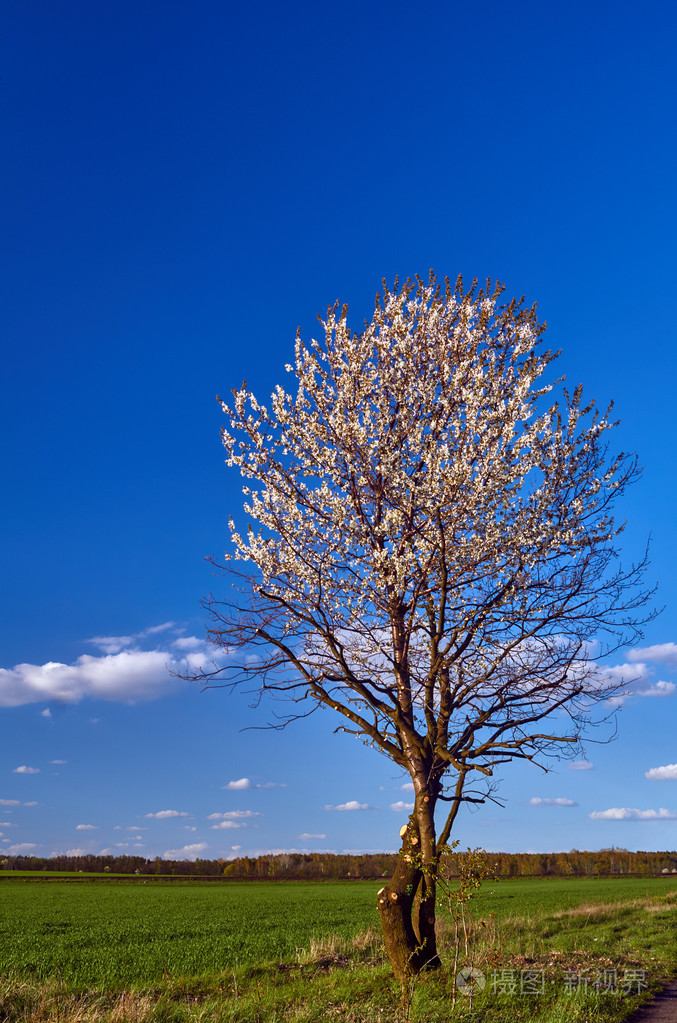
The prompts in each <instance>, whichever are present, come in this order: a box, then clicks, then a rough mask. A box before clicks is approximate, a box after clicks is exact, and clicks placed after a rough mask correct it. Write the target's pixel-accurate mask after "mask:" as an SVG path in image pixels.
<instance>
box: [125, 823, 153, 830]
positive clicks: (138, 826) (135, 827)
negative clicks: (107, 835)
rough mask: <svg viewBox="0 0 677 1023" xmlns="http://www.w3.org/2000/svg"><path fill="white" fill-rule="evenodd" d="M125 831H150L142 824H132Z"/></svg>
mask: <svg viewBox="0 0 677 1023" xmlns="http://www.w3.org/2000/svg"><path fill="white" fill-rule="evenodd" d="M125 831H148V828H142V827H141V826H140V825H136V824H132V825H131V826H130V827H127V828H125Z"/></svg>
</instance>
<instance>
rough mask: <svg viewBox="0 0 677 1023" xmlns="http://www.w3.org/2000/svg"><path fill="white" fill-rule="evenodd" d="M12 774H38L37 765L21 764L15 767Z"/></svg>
mask: <svg viewBox="0 0 677 1023" xmlns="http://www.w3.org/2000/svg"><path fill="white" fill-rule="evenodd" d="M12 774H40V768H39V767H26V765H25V764H22V765H21V767H15V768H14V770H13V771H12Z"/></svg>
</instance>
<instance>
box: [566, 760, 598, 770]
mask: <svg viewBox="0 0 677 1023" xmlns="http://www.w3.org/2000/svg"><path fill="white" fill-rule="evenodd" d="M567 767H568V768H569V770H570V771H592V770H594V764H591V763H590V761H589V760H574V762H573V763H572V764H567Z"/></svg>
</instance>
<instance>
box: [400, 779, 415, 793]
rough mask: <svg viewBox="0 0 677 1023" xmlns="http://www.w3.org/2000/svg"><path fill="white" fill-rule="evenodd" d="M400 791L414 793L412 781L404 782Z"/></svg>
mask: <svg viewBox="0 0 677 1023" xmlns="http://www.w3.org/2000/svg"><path fill="white" fill-rule="evenodd" d="M400 789H401V791H402V792H413V791H414V783H413V781H405V783H404V785H400Z"/></svg>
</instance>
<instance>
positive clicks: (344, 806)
mask: <svg viewBox="0 0 677 1023" xmlns="http://www.w3.org/2000/svg"><path fill="white" fill-rule="evenodd" d="M368 809H369V806H368V804H367V803H358V802H357V800H356V799H350V800H348V802H347V803H338V804H337V805H336V806H329V805H327V806H325V810H368Z"/></svg>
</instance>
